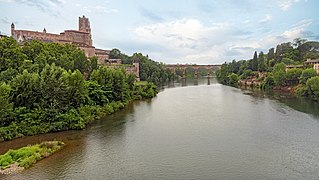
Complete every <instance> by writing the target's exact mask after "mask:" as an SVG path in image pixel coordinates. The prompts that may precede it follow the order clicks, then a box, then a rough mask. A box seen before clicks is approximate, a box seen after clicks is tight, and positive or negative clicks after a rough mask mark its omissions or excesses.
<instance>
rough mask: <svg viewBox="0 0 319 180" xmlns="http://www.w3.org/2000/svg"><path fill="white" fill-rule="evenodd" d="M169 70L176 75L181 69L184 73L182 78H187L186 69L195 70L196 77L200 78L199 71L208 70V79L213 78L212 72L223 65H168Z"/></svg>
mask: <svg viewBox="0 0 319 180" xmlns="http://www.w3.org/2000/svg"><path fill="white" fill-rule="evenodd" d="M165 66H166V68H167V69H170V70H171V71H173V73H174V74H175V73H176V69H180V70H182V71H183V74H182V78H186V69H188V68H190V69H193V70H194V77H195V78H198V70H199V69H206V70H207V77H211V71H216V70H219V69H220V68H221V66H222V65H219V64H215V65H197V64H166V65H165Z"/></svg>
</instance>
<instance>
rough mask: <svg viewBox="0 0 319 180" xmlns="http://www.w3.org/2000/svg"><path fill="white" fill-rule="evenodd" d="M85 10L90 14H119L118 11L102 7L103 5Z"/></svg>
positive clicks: (88, 7) (85, 8)
mask: <svg viewBox="0 0 319 180" xmlns="http://www.w3.org/2000/svg"><path fill="white" fill-rule="evenodd" d="M76 5H77V6H78V7H81V6H82V5H80V4H76ZM83 9H84V11H86V12H88V13H105V14H109V13H117V12H118V10H117V9H112V8H108V7H106V6H102V5H96V6H84V7H83Z"/></svg>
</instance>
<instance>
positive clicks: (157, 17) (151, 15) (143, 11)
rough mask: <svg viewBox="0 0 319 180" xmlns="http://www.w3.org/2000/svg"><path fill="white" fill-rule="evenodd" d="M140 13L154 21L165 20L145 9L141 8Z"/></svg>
mask: <svg viewBox="0 0 319 180" xmlns="http://www.w3.org/2000/svg"><path fill="white" fill-rule="evenodd" d="M138 11H139V13H140V14H141V15H142V16H143V17H146V18H148V19H150V20H152V21H162V20H163V18H162V17H160V16H158V15H157V14H155V13H153V12H152V11H149V10H148V9H145V8H143V7H141V8H139V10H138Z"/></svg>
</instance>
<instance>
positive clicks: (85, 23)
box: [79, 16, 91, 34]
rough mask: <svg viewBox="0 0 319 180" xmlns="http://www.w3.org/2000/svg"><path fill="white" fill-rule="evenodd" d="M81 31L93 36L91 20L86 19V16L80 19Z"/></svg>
mask: <svg viewBox="0 0 319 180" xmlns="http://www.w3.org/2000/svg"><path fill="white" fill-rule="evenodd" d="M79 31H82V32H87V33H90V34H91V28H90V21H89V18H86V17H85V16H83V17H79Z"/></svg>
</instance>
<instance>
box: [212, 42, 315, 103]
mask: <svg viewBox="0 0 319 180" xmlns="http://www.w3.org/2000/svg"><path fill="white" fill-rule="evenodd" d="M307 58H319V42H317V41H307V40H304V39H300V38H297V39H295V40H294V41H293V43H291V42H286V43H281V44H278V45H277V47H276V49H275V48H270V49H269V51H268V54H266V55H264V54H263V52H260V53H259V56H258V57H257V52H256V51H255V52H254V56H253V59H250V60H241V61H238V62H236V61H235V60H233V61H232V62H230V63H226V62H225V63H224V64H223V65H222V66H221V69H220V70H219V71H218V72H217V79H218V81H219V82H220V83H222V84H227V85H232V86H233V85H234V84H236V80H237V78H238V77H239V78H240V79H241V80H249V81H255V80H257V81H259V82H261V86H260V88H262V89H273V88H274V87H275V86H279V87H280V86H294V87H290V88H296V91H295V93H296V94H297V95H299V96H308V97H310V98H312V99H315V100H318V93H317V88H318V87H317V85H318V82H317V81H318V80H317V77H318V76H317V73H316V71H315V70H314V69H313V68H312V67H311V66H308V69H305V70H302V69H297V68H294V69H289V70H287V72H286V65H300V64H302V63H303V61H305V60H306V59H307ZM238 67H239V68H238ZM257 70H258V71H259V72H263V73H259V74H258V72H257ZM265 72H267V73H265ZM259 75H261V76H260V77H259ZM257 77H258V78H257ZM310 79H311V80H310ZM299 83H301V84H299ZM257 84H259V83H257ZM306 84H307V85H306ZM296 85H297V86H296Z"/></svg>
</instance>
